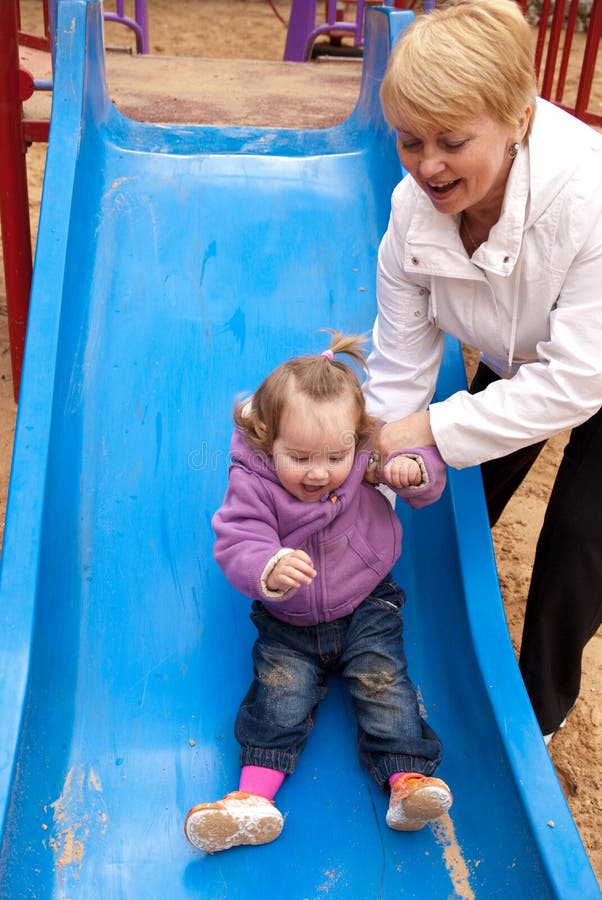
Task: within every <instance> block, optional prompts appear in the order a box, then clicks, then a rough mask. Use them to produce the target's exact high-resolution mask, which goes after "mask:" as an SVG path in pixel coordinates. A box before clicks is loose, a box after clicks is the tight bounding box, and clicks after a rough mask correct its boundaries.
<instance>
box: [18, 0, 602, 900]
mask: <svg viewBox="0 0 602 900" xmlns="http://www.w3.org/2000/svg"><path fill="white" fill-rule="evenodd" d="M410 15H411V14H409V13H404V12H394V11H393V10H384V9H374V10H370V11H369V13H368V27H367V47H366V53H365V58H364V76H363V82H362V90H361V94H360V97H359V100H358V104H357V107H356V109H355V111H354V112H353V114H352V115H351V117H350V118H349V119H348V120H347V121H346V122H344V123H342V124H341V125H339V126H336V127H335V128H331V129H326V130H321V131H295V130H283V131H275V130H266V129H256V128H253V129H250V128H249V129H243V128H238V129H234V128H233V129H215V128H207V127H192V126H188V127H184V126H178V127H171V126H170V127H160V126H151V125H148V124H146V123H137V122H133V121H130V120H128V119H126V118H124V117H123V116H121V115H120V114H119V112H118V111H116V110H115V109H114V107H113V106H112V104H111V103H110V101H109V99H108V96H107V92H106V87H105V76H104V59H103V50H102V23H101V15H100V5H99V3H98V2H97V0H89V2H85V0H61V2H60V3H59V5H58V22H57V44H56V56H55V89H54V96H53V115H52V124H51V136H50V144H49V154H48V161H47V169H46V177H45V183H44V194H43V201H42V213H41V221H40V231H39V238H38V248H37V254H36V265H35V273H34V286H33V293H32V306H31V315H30V328H29V336H28V345H27V352H26V360H25V369H24V377H23V384H22V392H21V403H20V407H19V417H18V425H17V435H16V444H15V455H14V462H13V470H12V477H11V489H10V498H9V506H8V513H7V523H6V535H5V544H4V555H3V565H2V582H1V592H0V616H1V627H0V821H1V828H2V831H1V842H2V843H1V855H0V896H2V897H3V898H10V900H19V898H62V900H122V898H124V900H163V898H169V900H180V898H189V897H190V898H192V897H194V898H209V900H218V898H256V897H257V898H259V897H261V898H272V897H274V898H279V900H304V898H308V900H313V898H326V897H327V898H330V900H335V898H353V900H375V898H397V897H408V898H418V900H443V898H455V897H459V898H462V900H469V898H478V900H482V898H492V897H500V898H509V900H510V898H511V900H518V898H523V897H524V898H529V900H535V898H556V897H558V898H569V897H579V898H581V900H585V898H592V897H597V896H598V895H599V892H598V887H597V884H596V880H595V878H594V875H593V873H592V870H591V867H590V865H589V862H588V860H587V856H586V854H585V851H584V849H583V846H582V844H581V842H580V839H579V836H578V833H577V831H576V828H575V826H574V823H573V820H572V818H571V816H570V814H569V811H568V809H567V807H566V804H565V801H564V798H563V795H562V792H561V790H560V787H559V785H558V782H557V780H556V777H555V774H554V770H553V767H552V764H551V762H550V760H549V757H548V754H547V751H546V749H545V747H544V744H543V741H542V739H541V735H540V733H539V730H538V728H537V725H536V722H535V719H534V717H533V715H532V712H531V710H530V706H529V704H528V701H527V698H526V695H525V692H524V689H523V687H522V682H521V680H520V677H519V674H518V671H517V666H516V662H515V658H514V654H513V652H512V647H511V645H510V641H509V638H508V634H507V631H506V626H505V622H504V616H503V608H502V603H501V598H500V594H499V587H498V583H497V578H496V574H495V565H494V559H493V554H492V548H491V541H490V536H489V531H488V527H487V520H486V515H485V510H484V504H483V499H482V493H481V488H480V481H479V475H478V473H477V472H476V471H464V472H459V473H458V472H451V473H450V478H449V485H448V487H447V488H446V492H445V495H444V497H443V499H442V500H441V501H440V502H439V503H438V504H437V505H436V506H435V507H433V508H430V509H425V510H422V511H420V512H417V513H410V512H409V511H406V510H401V511H400V514H401V516H402V518H403V522H404V531H405V536H404V553H403V559H402V561H401V564H400V566H399V568H398V570H397V571H396V576H397V579H398V581H399V582H400V583H401V584H403V586H404V587H405V589H406V591H407V594H408V604H407V607H406V612H405V634H406V649H407V654H408V657H409V661H410V671H411V674H412V677H413V680H414V682H415V684H416V686H417V689H418V691H419V694H420V698H421V702H422V704H423V706H424V713H425V715H426V716H427V717H428V720H429V721H430V722H431V723H432V725H433V727H434V728H435V729H436V731H437V732H438V733H439V734H440V735H441V738H442V740H443V743H444V747H445V754H444V759H443V762H442V765H441V768H440V774H441V776H442V777H443V778H445V779H446V780H447V781H448V782H449V784H450V785H451V786H452V789H453V791H454V794H455V804H454V806H453V808H452V810H451V815H450V816H447V817H445V818H444V819H442V820H440V821H439V822H438V823H437V824H436V825H434V826H432V827H427V828H425V829H424V830H423V831H421V832H417V833H414V834H401V833H397V832H393V831H390V830H389V829H388V828H387V827H386V825H385V821H384V817H385V811H386V806H387V797H386V796H385V794H384V793H382V792H381V791H379V789H378V788H377V787H376V785H375V784H374V783H373V782H372V781H371V779H370V777H369V776H368V774H367V773H366V772H365V771H363V770H362V769H361V767H360V765H359V763H358V761H357V757H356V752H355V724H354V720H353V716H352V713H351V709H350V705H349V702H348V700H347V698H346V696H345V693H344V691H343V690H342V688H341V686H340V684H339V683H338V682H337V680H336V679H333V680H332V682H331V683H330V684H329V691H328V695H327V697H326V699H325V701H324V702H323V704H322V706H321V707H320V710H319V713H318V716H317V719H316V725H315V729H314V732H313V734H312V736H311V738H310V741H309V744H308V747H307V749H306V752H305V753H304V755H303V756H302V758H301V760H300V762H299V765H298V768H297V771H296V772H295V774H294V776H292V777H291V778H289V779H287V781H286V782H285V784H284V786H283V788H282V789H281V791H280V793H279V795H278V805H279V807H280V809H281V810H282V812H283V813H284V814H285V816H286V821H285V827H284V831H283V833H282V836H281V837H280V838H279V839H278V840H277V841H276V842H275V843H273V844H270V845H266V846H264V847H259V848H238V849H236V850H233V851H230V852H228V853H222V854H216V855H214V856H205V855H203V854H200V853H198V852H196V851H195V850H194V849H193V848H192V847H190V846H189V845H188V843H187V842H186V840H185V838H184V834H183V830H182V823H183V820H184V816H185V814H186V811H187V809H188V808H189V807H190V806H191V805H193V804H194V803H197V802H201V801H203V800H211V799H217V798H219V797H221V796H222V795H223V794H224V793H225V792H227V791H228V790H231V789H232V788H234V787H236V785H237V778H238V747H237V745H236V743H235V740H234V737H233V722H234V717H235V714H236V711H237V707H238V704H239V701H240V699H241V697H242V695H243V693H244V691H245V690H246V688H247V686H248V683H249V680H250V676H251V660H250V649H251V644H252V641H253V628H252V625H251V623H250V621H249V618H248V612H249V607H250V604H249V602H248V601H247V600H246V599H245V598H244V597H241V596H240V595H237V594H236V592H235V591H234V590H233V589H232V588H230V587H229V585H228V584H227V583H226V582H225V580H224V578H223V576H222V575H221V573H220V572H219V570H218V568H217V566H216V564H215V562H214V561H213V558H212V533H211V528H210V518H211V515H212V513H213V511H214V510H215V508H216V507H217V506H218V504H219V503H220V501H221V499H222V497H223V493H224V489H225V484H226V478H227V451H228V444H229V437H230V432H231V409H232V404H233V401H234V399H235V397H236V395H238V394H240V393H242V392H249V391H252V390H253V388H254V387H255V386H256V385H257V384H258V383H259V381H260V380H261V379H262V378H263V377H264V376H265V375H266V374H267V372H268V371H270V370H271V369H272V368H273V367H274V366H275V365H276V364H277V363H279V362H280V361H282V360H283V359H285V358H287V357H288V356H290V355H291V354H295V353H302V352H316V351H319V350H321V349H322V348H323V347H324V345H325V344H324V341H325V336H324V335H321V334H319V333H318V330H319V329H321V328H327V327H338V328H342V329H343V330H345V331H353V332H363V331H366V330H368V329H369V328H370V326H371V324H372V320H373V317H374V312H375V295H374V275H375V260H376V250H377V246H378V242H379V239H380V237H381V235H382V233H383V231H384V229H385V228H386V223H387V217H388V211H389V198H390V194H391V190H392V188H393V186H394V184H395V182H396V181H397V179H398V178H399V174H400V173H399V168H398V162H397V160H396V157H395V151H394V138H393V136H392V135H391V134H390V133H389V132H388V131H387V129H386V127H385V125H384V123H383V121H382V118H381V116H380V112H379V107H378V96H377V91H378V82H379V79H380V78H381V76H382V71H383V68H384V65H385V61H386V56H387V52H388V47H389V42H390V40H391V39H392V34H395V33H396V32H397V31H399V29H400V28H402V27H403V26H404V25H405V24H407V22H408V21H409V18H410ZM390 32H392V34H390ZM463 379H464V375H463V368H462V363H461V355H460V352H459V349H458V347H457V345H456V344H455V343H453V342H450V344H449V346H448V349H447V353H446V357H445V361H444V366H443V371H442V375H441V380H440V386H439V392H440V394H441V395H445V394H447V393H449V392H450V391H454V390H457V389H459V388H461V387H463V386H464V380H463Z"/></svg>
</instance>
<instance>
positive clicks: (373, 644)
mask: <svg viewBox="0 0 602 900" xmlns="http://www.w3.org/2000/svg"><path fill="white" fill-rule="evenodd" d="M404 602H405V594H404V592H403V591H402V590H401V588H399V587H398V586H397V585H396V584H395V582H393V581H391V580H390V578H387V579H385V580H384V581H382V582H381V583H380V584H379V585H378V586H377V587H376V588H375V589H374V591H373V592H372V593H371V594H370V596H369V597H367V598H366V600H364V601H363V602H362V603H361V604H360V605H359V606H358V607H357V609H355V611H354V612H353V613H352V614H351V615H348V616H344V617H343V618H341V619H337V620H335V621H334V622H324V623H321V624H318V625H311V626H301V627H300V626H297V625H289V624H288V623H286V622H282V621H280V620H279V619H276V618H275V617H274V616H272V615H270V613H269V612H268V611H267V610H266V609H265V607H264V606H263V605H262V604H261V603H259V602H255V603H254V604H253V611H252V613H251V619H252V620H253V622H254V624H255V626H256V628H257V631H258V632H259V635H258V637H257V640H256V641H255V645H254V647H253V663H254V674H255V677H254V680H253V683H252V685H251V687H250V688H249V690H248V692H247V695H246V697H245V698H244V700H243V702H242V704H241V707H240V710H239V712H238V716H237V719H236V726H235V734H236V739H237V740H238V742H239V744H240V745H241V748H242V749H241V756H240V760H241V765H243V766H247V765H251V766H263V767H265V768H268V769H277V770H278V771H280V772H285V773H286V774H288V775H290V774H291V773H292V772H293V771H294V769H295V763H296V761H297V757H298V756H299V753H300V752H301V751H302V750H303V747H304V746H305V743H306V741H307V738H308V736H309V733H310V732H311V730H312V727H313V719H314V714H315V711H316V707H317V705H318V703H319V702H320V700H322V698H323V697H324V695H325V694H326V673H327V672H338V673H340V674H341V675H342V677H343V678H344V679H345V682H346V685H347V687H348V689H349V692H350V694H351V699H352V703H353V708H354V710H355V714H356V716H357V721H358V752H359V757H360V760H361V761H362V763H363V764H364V765H365V766H366V767H367V768H368V769H369V771H370V772H371V774H372V775H373V777H374V779H375V780H376V782H377V783H378V784H379V785H380V786H381V787H385V786H386V785H387V781H388V779H389V777H390V776H391V775H392V774H393V773H394V772H421V773H422V774H423V775H431V774H432V773H433V772H434V771H435V769H436V768H437V765H438V764H439V762H440V760H441V752H442V751H441V742H440V741H439V739H438V737H437V735H436V734H435V733H434V731H433V730H432V729H431V728H430V727H429V726H428V725H427V723H426V722H425V721H424V720H423V719H422V717H421V716H420V712H419V709H418V700H417V698H416V692H415V690H414V687H413V685H412V683H411V681H410V679H409V678H408V674H407V661H406V657H405V653H404V649H403V637H402V633H403V623H402V619H401V607H402V606H403V604H404Z"/></svg>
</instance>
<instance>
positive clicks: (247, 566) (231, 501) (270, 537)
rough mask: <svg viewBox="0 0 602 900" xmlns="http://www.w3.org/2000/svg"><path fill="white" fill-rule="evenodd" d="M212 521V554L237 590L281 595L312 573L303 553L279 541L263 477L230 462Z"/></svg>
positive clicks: (257, 595)
mask: <svg viewBox="0 0 602 900" xmlns="http://www.w3.org/2000/svg"><path fill="white" fill-rule="evenodd" d="M211 524H212V526H213V531H214V533H215V543H214V548H213V553H214V556H215V559H216V561H217V563H218V565H219V567H220V568H221V570H222V572H223V573H224V575H225V576H226V578H227V579H228V581H229V582H230V583H231V584H232V585H233V586H234V587H235V588H236V589H237V590H238V591H240V593H241V594H245V595H246V596H247V597H251V598H252V599H253V600H268V599H269V600H280V599H284V594H285V593H286V594H287V595H288V593H289V592H290V591H291V590H293V589H295V588H298V587H299V586H300V584H302V583H309V582H310V581H311V580H312V578H313V577H314V575H315V572H314V570H313V566H312V565H311V560H310V559H309V557H308V556H307V554H305V553H304V552H303V551H301V550H295V549H294V548H287V547H283V546H282V543H281V541H280V536H279V534H278V522H277V518H276V515H275V512H274V509H273V505H272V503H271V498H270V496H269V494H268V492H267V491H266V490H265V488H264V486H263V485H262V483H261V479H260V478H258V477H257V476H256V475H255V474H253V473H251V472H249V471H247V470H246V469H243V468H242V467H240V466H237V465H233V466H232V467H231V469H230V474H229V477H228V487H227V490H226V496H225V498H224V502H223V503H222V505H221V506H220V508H219V509H218V510H217V512H216V513H215V515H214V516H213V519H212V520H211ZM290 557H293V558H294V559H295V560H296V561H297V562H293V561H292V560H291V559H290ZM303 557H306V559H303ZM299 561H302V562H301V563H300V562H299ZM312 572H313V575H312V574H311V573H312ZM299 574H301V575H302V576H303V577H299ZM305 578H307V581H305V580H304V579H305ZM272 585H274V588H273V587H272Z"/></svg>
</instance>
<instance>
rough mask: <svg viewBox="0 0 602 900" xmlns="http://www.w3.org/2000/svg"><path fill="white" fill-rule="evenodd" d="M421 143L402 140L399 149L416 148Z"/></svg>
mask: <svg viewBox="0 0 602 900" xmlns="http://www.w3.org/2000/svg"><path fill="white" fill-rule="evenodd" d="M420 146H421V144H420V141H402V142H401V149H402V150H418V149H419V148H420Z"/></svg>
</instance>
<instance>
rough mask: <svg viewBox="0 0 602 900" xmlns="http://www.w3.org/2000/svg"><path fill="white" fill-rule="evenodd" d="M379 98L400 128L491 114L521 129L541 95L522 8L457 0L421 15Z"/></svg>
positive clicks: (404, 38) (401, 43) (402, 41)
mask: <svg viewBox="0 0 602 900" xmlns="http://www.w3.org/2000/svg"><path fill="white" fill-rule="evenodd" d="M380 96H381V103H382V107H383V111H384V114H385V118H386V119H387V121H388V122H389V124H390V125H391V126H392V127H393V128H395V129H398V130H399V129H400V127H401V126H403V129H404V130H410V131H416V132H417V133H420V132H422V131H425V130H426V131H428V130H430V129H432V128H434V127H435V128H438V129H449V130H450V131H452V130H455V129H457V128H459V127H462V126H464V125H465V124H466V122H468V121H470V120H471V119H474V118H475V116H479V115H482V114H484V113H485V114H489V115H491V116H493V117H494V118H496V119H498V120H499V121H500V122H503V123H504V124H506V125H509V126H511V127H512V126H516V125H517V124H518V123H519V121H520V119H521V117H522V115H523V113H524V112H525V109H526V108H527V107H528V106H530V107H531V108H532V110H533V111H534V109H535V100H536V96H537V84H536V79H535V71H534V65H533V34H532V30H531V28H530V27H529V25H528V23H527V21H526V19H525V18H524V16H523V14H522V13H521V11H520V9H519V7H518V4H517V3H516V2H515V0H453V2H451V3H447V4H445V5H444V6H442V7H440V8H438V9H434V10H433V11H432V12H430V13H427V14H424V15H420V16H418V18H416V19H415V21H414V22H413V23H412V24H411V25H410V27H409V28H408V29H407V30H406V31H405V32H403V33H402V35H401V37H400V38H399V40H398V41H397V43H396V45H395V47H394V48H393V51H392V53H391V57H390V60H389V64H388V67H387V71H386V73H385V77H384V79H383V83H382V86H381V92H380ZM532 123H533V115H531V118H530V120H529V123H528V127H527V130H526V133H525V135H524V137H525V138H527V137H528V135H529V133H530V129H531V125H532Z"/></svg>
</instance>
